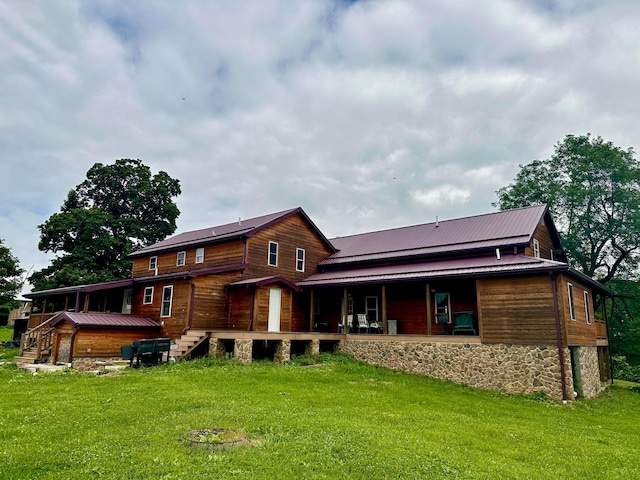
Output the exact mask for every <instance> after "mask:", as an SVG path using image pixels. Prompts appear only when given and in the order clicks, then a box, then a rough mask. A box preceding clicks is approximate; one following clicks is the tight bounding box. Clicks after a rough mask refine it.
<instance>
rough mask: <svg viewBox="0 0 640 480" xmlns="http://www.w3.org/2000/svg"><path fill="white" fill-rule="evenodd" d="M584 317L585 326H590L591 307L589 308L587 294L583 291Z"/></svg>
mask: <svg viewBox="0 0 640 480" xmlns="http://www.w3.org/2000/svg"><path fill="white" fill-rule="evenodd" d="M584 315H585V317H587V325H589V324H591V307H590V306H589V292H587V291H586V290H585V291H584Z"/></svg>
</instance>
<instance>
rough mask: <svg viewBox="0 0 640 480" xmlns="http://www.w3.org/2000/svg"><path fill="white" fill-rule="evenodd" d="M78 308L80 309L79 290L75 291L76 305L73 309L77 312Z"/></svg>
mask: <svg viewBox="0 0 640 480" xmlns="http://www.w3.org/2000/svg"><path fill="white" fill-rule="evenodd" d="M79 310H80V290H78V291H77V292H76V305H75V308H74V310H73V311H74V312H76V313H78V311H79Z"/></svg>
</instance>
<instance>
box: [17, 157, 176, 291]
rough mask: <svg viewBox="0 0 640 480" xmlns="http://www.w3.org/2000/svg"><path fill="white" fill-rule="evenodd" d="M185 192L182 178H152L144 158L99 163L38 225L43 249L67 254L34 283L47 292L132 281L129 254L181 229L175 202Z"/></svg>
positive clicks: (33, 279)
mask: <svg viewBox="0 0 640 480" xmlns="http://www.w3.org/2000/svg"><path fill="white" fill-rule="evenodd" d="M180 193H181V192H180V182H179V181H178V180H175V179H173V178H171V177H170V176H169V175H168V174H167V173H166V172H162V171H161V172H159V173H157V174H156V175H152V174H151V169H150V168H149V167H147V166H146V165H144V164H143V163H142V162H141V161H140V160H131V159H121V160H116V162H115V163H114V164H112V165H103V164H101V163H96V164H95V165H94V166H93V167H91V168H90V169H89V171H88V172H87V179H86V180H85V181H83V182H82V183H81V184H79V185H77V186H76V187H75V189H72V190H70V191H69V194H68V195H67V199H66V200H65V201H64V203H63V204H62V207H61V208H60V212H59V213H55V214H53V215H52V216H51V217H49V219H48V220H47V221H46V222H45V223H44V224H42V225H39V226H38V228H39V229H40V243H39V244H38V248H39V249H40V250H42V251H44V252H54V253H60V252H63V254H61V255H58V256H57V257H56V258H55V259H54V260H53V261H52V262H51V265H50V266H49V267H47V268H45V269H43V270H40V271H38V272H35V273H34V274H33V275H31V277H29V280H30V281H31V282H32V283H33V285H34V287H35V289H36V290H42V289H47V288H57V287H64V286H71V285H78V284H86V283H96V282H107V281H111V280H117V279H120V278H126V277H128V276H129V275H130V273H131V261H130V260H129V259H128V258H127V255H128V254H130V253H132V252H133V251H135V250H138V249H140V248H142V247H144V246H147V245H151V244H153V243H156V242H159V241H160V240H162V239H164V238H166V237H167V236H168V235H171V234H172V233H173V232H174V231H175V229H176V219H177V218H178V215H179V214H180V211H179V210H178V207H177V205H176V204H175V203H174V202H173V200H172V199H173V197H176V196H178V195H179V194H180Z"/></svg>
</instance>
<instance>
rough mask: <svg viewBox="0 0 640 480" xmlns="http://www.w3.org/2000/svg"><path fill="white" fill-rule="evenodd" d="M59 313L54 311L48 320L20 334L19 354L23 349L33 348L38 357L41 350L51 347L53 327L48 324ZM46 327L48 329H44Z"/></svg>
mask: <svg viewBox="0 0 640 480" xmlns="http://www.w3.org/2000/svg"><path fill="white" fill-rule="evenodd" d="M59 313H62V312H56V314H55V315H53V316H52V317H51V318H49V319H48V320H45V321H44V322H42V323H41V324H40V325H37V326H35V327H33V328H32V329H30V330H27V331H26V332H24V333H23V334H22V338H21V341H20V355H21V356H22V354H23V353H24V352H25V350H30V349H32V348H35V349H36V355H37V358H40V356H41V354H42V352H45V351H47V350H49V349H50V348H51V347H52V345H53V331H54V330H55V329H54V328H52V327H51V326H50V323H51V321H52V320H53V319H54V318H56V317H57V316H58V314H59ZM46 327H48V329H47V330H46V331H45V328H46Z"/></svg>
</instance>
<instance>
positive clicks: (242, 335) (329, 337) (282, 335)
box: [207, 330, 480, 343]
mask: <svg viewBox="0 0 640 480" xmlns="http://www.w3.org/2000/svg"><path fill="white" fill-rule="evenodd" d="M207 333H208V334H209V335H210V336H211V337H213V338H219V339H221V340H234V339H245V340H303V341H309V340H321V341H340V340H349V339H357V340H365V339H366V340H371V341H386V342H389V341H397V342H429V343H480V337H478V336H466V335H382V334H375V333H324V332H255V331H251V332H250V331H238V330H207Z"/></svg>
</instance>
